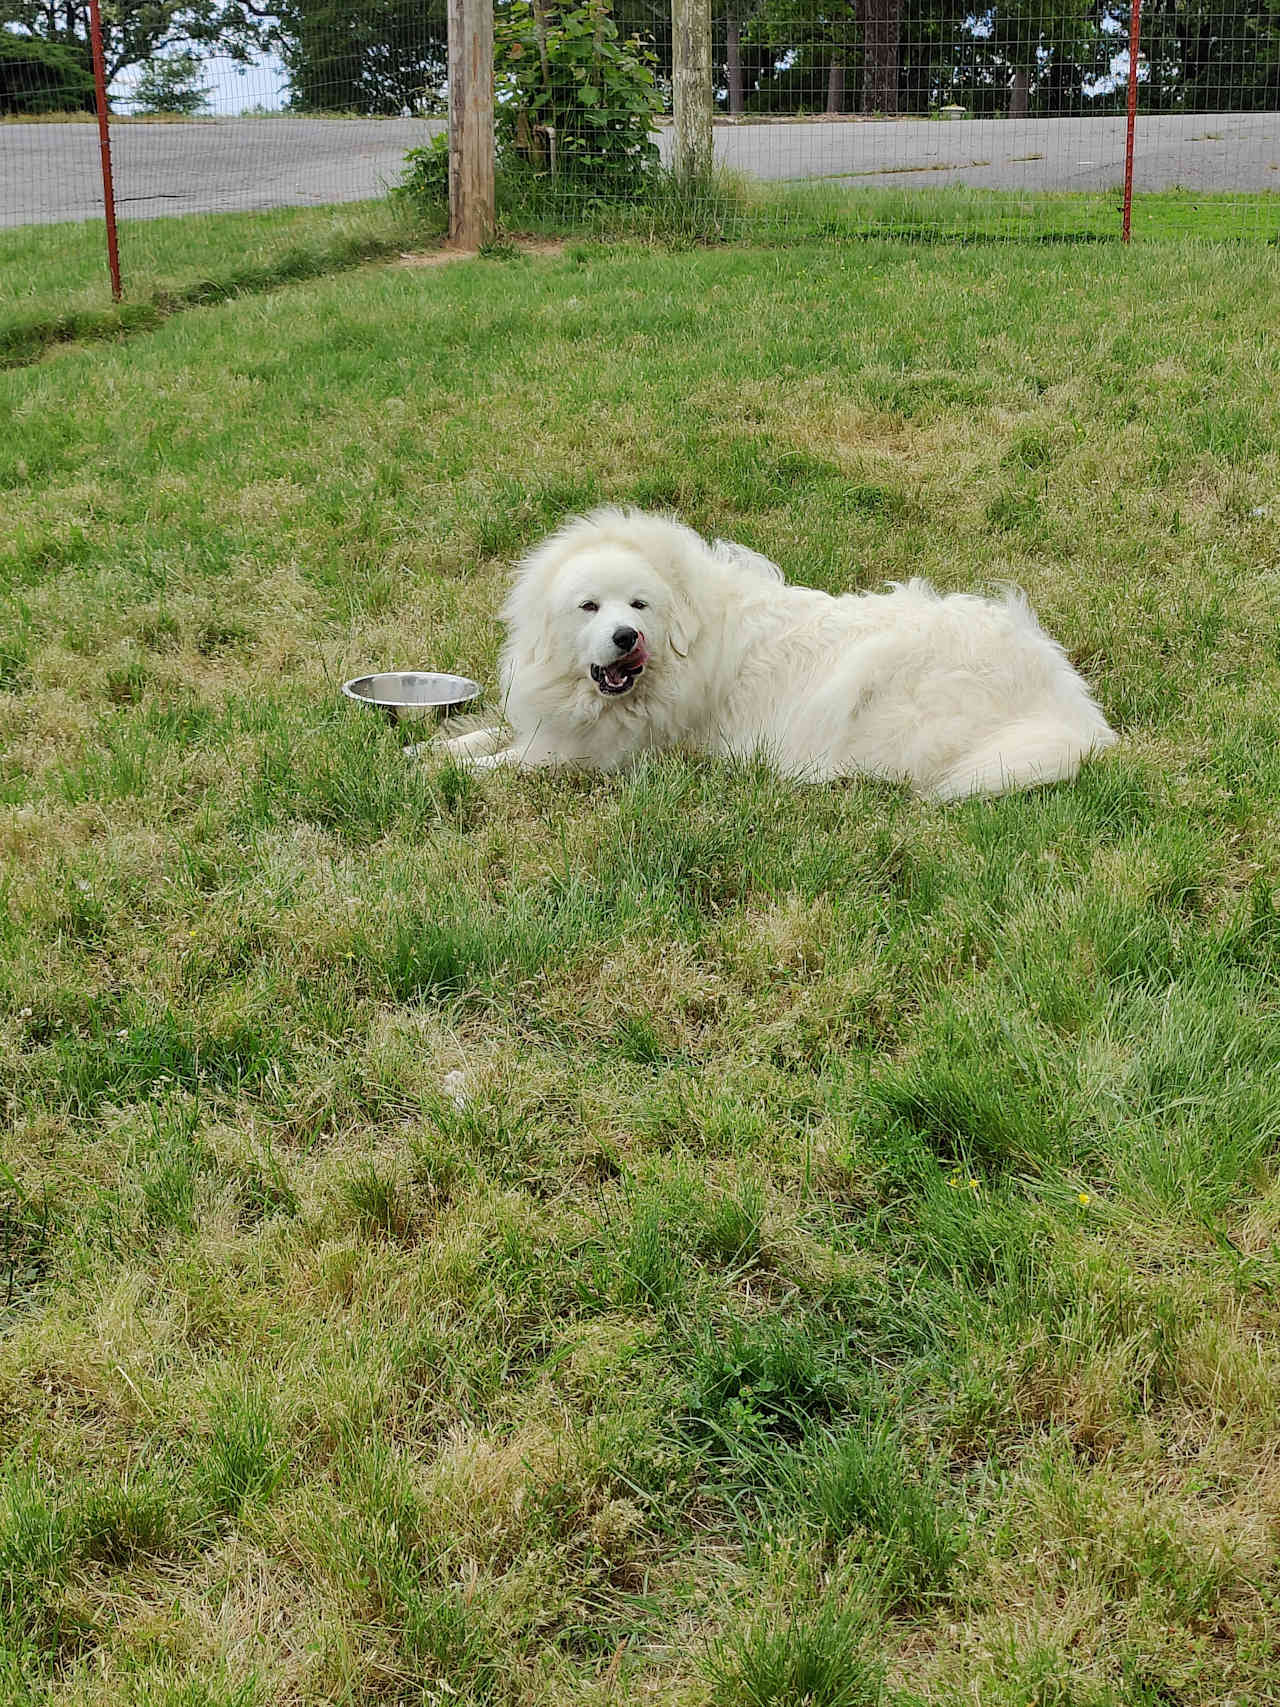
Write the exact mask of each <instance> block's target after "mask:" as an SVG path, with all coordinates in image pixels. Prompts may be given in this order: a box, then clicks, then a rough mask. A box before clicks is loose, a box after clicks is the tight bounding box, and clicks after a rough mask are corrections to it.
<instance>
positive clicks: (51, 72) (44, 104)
mask: <svg viewBox="0 0 1280 1707" xmlns="http://www.w3.org/2000/svg"><path fill="white" fill-rule="evenodd" d="M93 104H94V102H93V73H92V71H90V69H89V67H88V66H87V65H86V64H85V63H84V61H83V60H82V59H81V58H80V56H79V55H78V54H77V53H76V52H75V51H74V49H72V48H69V47H63V46H61V45H60V44H59V43H57V42H49V41H41V40H39V38H38V37H36V36H19V35H15V34H14V33H13V31H12V30H7V29H0V113H76V112H85V113H87V112H91V111H92V110H93Z"/></svg>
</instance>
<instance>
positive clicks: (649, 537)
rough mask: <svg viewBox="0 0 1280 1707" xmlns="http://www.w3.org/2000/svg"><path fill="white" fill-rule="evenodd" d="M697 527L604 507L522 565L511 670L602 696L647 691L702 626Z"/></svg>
mask: <svg viewBox="0 0 1280 1707" xmlns="http://www.w3.org/2000/svg"><path fill="white" fill-rule="evenodd" d="M695 553H697V554H701V555H702V556H705V554H706V547H705V546H704V545H703V543H702V541H701V540H700V539H699V538H698V536H697V535H696V534H695V533H692V532H691V531H690V530H689V529H688V528H684V527H681V526H680V525H679V524H678V523H675V522H668V521H666V520H665V519H663V518H661V517H657V516H644V515H640V514H637V513H625V512H621V511H616V510H604V511H597V512H596V513H595V514H594V515H591V516H588V517H586V518H585V519H583V520H580V521H576V522H572V523H570V524H569V526H568V527H566V528H564V529H562V530H561V531H560V532H559V533H558V534H555V535H554V536H553V537H552V538H551V539H549V540H547V541H546V542H545V543H544V544H543V545H541V546H539V547H538V548H537V550H536V551H533V552H532V553H530V555H529V556H528V557H526V558H525V560H524V561H523V563H522V564H521V565H520V568H519V570H518V571H517V574H516V580H515V584H514V586H513V588H512V590H511V594H510V597H509V598H508V600H507V603H506V605H505V607H504V609H503V613H502V616H503V621H504V622H505V623H506V625H507V631H508V634H507V647H506V653H505V658H504V674H505V675H506V676H507V687H508V690H509V691H511V690H512V689H517V690H518V685H519V684H518V681H517V678H518V676H519V674H520V672H521V671H522V670H524V671H539V672H549V673H551V674H553V675H554V676H555V677H556V678H557V679H558V680H559V681H560V682H561V683H563V684H566V685H567V684H568V683H569V681H571V680H572V681H574V682H576V683H577V684H578V686H579V687H580V688H586V689H587V690H588V691H590V692H591V693H592V694H594V695H596V696H598V697H599V699H600V700H602V701H606V702H607V701H613V700H623V699H630V698H632V697H638V698H642V697H643V695H644V694H645V692H646V691H648V689H649V687H650V686H651V684H652V681H653V680H654V679H655V678H656V679H661V677H662V676H663V675H664V674H666V673H668V672H669V671H670V670H671V669H672V668H673V667H674V665H675V664H677V663H678V662H679V661H680V660H682V659H685V658H687V657H688V655H689V651H690V648H691V647H692V646H693V644H694V642H695V640H696V639H697V635H698V631H699V628H700V626H701V624H700V620H699V617H698V614H697V610H696V607H695V603H694V599H693V596H692V590H691V583H692V581H693V578H694V574H695V570H696V561H695Z"/></svg>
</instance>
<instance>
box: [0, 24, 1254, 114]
mask: <svg viewBox="0 0 1280 1707" xmlns="http://www.w3.org/2000/svg"><path fill="white" fill-rule="evenodd" d="M497 4H498V11H499V13H500V14H501V13H502V12H503V10H504V8H505V6H506V4H507V0H497ZM540 4H541V5H542V7H543V10H544V11H546V12H548V13H549V14H550V13H554V11H555V9H556V8H555V0H540ZM612 12H613V17H614V19H615V21H616V24H617V29H618V33H619V36H620V37H624V38H625V37H630V36H632V35H634V34H637V33H638V34H640V35H642V36H644V37H645V38H646V39H647V40H648V41H649V42H651V43H652V47H653V51H654V54H655V57H656V65H655V70H656V75H657V78H658V81H659V84H662V83H663V82H664V81H666V80H668V79H669V78H670V73H671V14H670V7H669V4H668V3H667V0H613V6H612ZM104 14H105V16H104V31H105V38H106V58H107V76H108V81H110V80H111V78H113V77H114V76H116V75H118V74H119V73H120V72H123V71H129V70H131V69H135V68H138V67H143V66H147V65H150V64H151V63H152V62H154V61H155V60H157V59H163V58H166V57H169V56H177V57H178V58H179V59H180V58H181V56H182V55H184V54H194V55H196V56H197V57H198V56H199V55H200V54H201V53H208V52H212V51H216V52H218V53H221V54H223V55H229V56H230V57H231V58H233V59H240V60H242V61H244V62H246V63H247V62H248V61H249V60H250V59H251V57H252V56H253V55H254V54H255V53H260V52H267V51H269V52H274V53H276V54H278V55H279V57H280V58H281V60H282V61H283V63H284V65H285V67H286V70H287V72H288V76H289V82H290V97H289V98H290V104H291V106H293V107H294V108H295V109H297V110H299V111H309V112H317V111H336V112H356V113H380V114H392V113H409V112H427V111H433V110H440V108H441V106H442V103H443V99H444V94H445V78H446V67H447V53H446V42H445V0H278V3H275V4H273V3H272V0H264V3H263V4H262V5H261V6H260V5H259V4H258V0H114V3H113V4H111V5H109V6H106V7H104ZM714 30H715V44H714V50H713V51H714V59H715V63H716V65H717V67H718V73H717V75H718V86H717V90H716V100H717V104H718V106H719V108H720V109H721V110H722V111H724V112H728V113H735V114H736V113H742V114H750V113H783V112H815V111H817V112H830V113H839V112H859V113H884V114H888V115H892V114H897V113H907V112H911V113H922V112H928V111H929V110H931V109H935V108H937V107H940V106H946V105H950V104H953V103H954V104H957V105H959V106H961V107H964V108H965V109H966V110H967V111H968V112H970V113H972V114H976V115H989V114H991V115H993V114H1000V113H1006V114H1010V115H1011V116H1015V117H1016V116H1020V115H1024V114H1025V115H1041V116H1044V115H1054V114H1068V113H1087V112H1105V111H1108V110H1111V109H1113V108H1116V107H1118V106H1119V105H1120V104H1121V103H1122V101H1123V90H1122V89H1121V88H1120V87H1119V86H1118V84H1119V80H1118V79H1117V78H1116V77H1115V75H1114V72H1113V65H1114V62H1115V60H1116V57H1117V55H1118V54H1120V53H1121V52H1122V51H1123V50H1124V47H1125V43H1126V40H1127V33H1128V7H1127V5H1126V4H1125V3H1124V0H1053V4H1052V5H1050V6H1046V4H1045V3H1044V0H997V4H995V5H993V6H990V7H987V8H985V9H982V10H979V9H976V8H975V6H973V5H969V4H965V3H964V0H715V13H714ZM88 38H89V28H88V6H87V3H85V0H0V112H16V111H32V110H50V109H51V108H56V107H58V106H66V107H69V108H70V107H83V106H86V105H89V104H91V102H92V83H91V79H90V65H89V48H88ZM1142 46H1143V60H1144V72H1143V89H1142V105H1143V109H1144V110H1145V111H1147V112H1212V111H1224V110H1225V111H1237V112H1239V111H1267V110H1277V109H1280V0H1233V3H1232V5H1231V6H1230V8H1228V7H1227V6H1225V5H1224V3H1223V0H1144V4H1143V40H1142ZM180 82H181V80H180V79H179V78H178V77H177V76H176V75H174V74H172V73H171V74H169V75H168V76H167V77H163V78H161V79H159V86H160V87H161V88H165V87H168V88H173V89H174V90H175V91H177V95H178V96H180V94H181V89H180V87H179V85H180ZM175 98H177V97H175Z"/></svg>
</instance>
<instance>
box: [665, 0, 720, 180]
mask: <svg viewBox="0 0 1280 1707" xmlns="http://www.w3.org/2000/svg"><path fill="white" fill-rule="evenodd" d="M712 100H713V96H712V88H711V0H671V105H672V108H673V110H674V114H675V150H674V155H673V159H672V164H673V166H674V167H675V170H676V172H677V174H678V175H679V176H680V177H682V178H705V177H706V176H707V174H708V173H709V172H710V170H711V158H712V153H711V147H712V145H711V111H712Z"/></svg>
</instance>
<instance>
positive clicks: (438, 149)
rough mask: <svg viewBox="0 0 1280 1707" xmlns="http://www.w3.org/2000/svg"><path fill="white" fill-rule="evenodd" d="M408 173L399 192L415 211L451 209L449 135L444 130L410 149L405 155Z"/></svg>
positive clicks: (446, 211) (443, 210)
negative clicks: (422, 144) (421, 144)
mask: <svg viewBox="0 0 1280 1707" xmlns="http://www.w3.org/2000/svg"><path fill="white" fill-rule="evenodd" d="M404 164H405V174H404V177H403V178H401V180H400V182H399V183H398V184H397V185H396V195H397V196H398V197H400V199H401V200H403V201H407V202H409V203H410V204H411V205H412V207H413V208H414V210H415V212H417V213H422V214H429V215H438V214H447V213H448V211H449V137H448V134H447V132H445V131H441V133H440V135H439V136H433V137H432V138H431V141H430V142H428V143H427V144H426V146H425V147H424V148H411V149H410V150H409V152H408V153H407V154H406V155H405V157H404Z"/></svg>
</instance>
